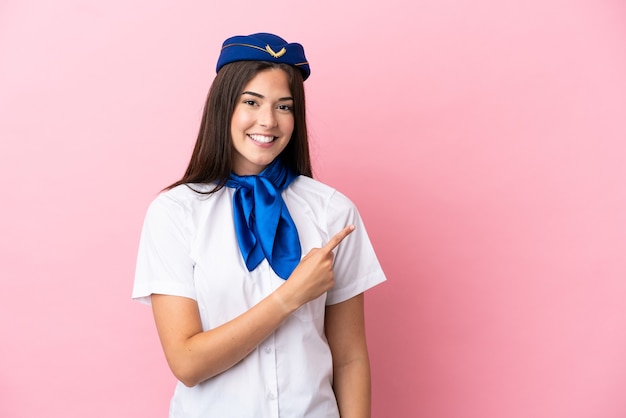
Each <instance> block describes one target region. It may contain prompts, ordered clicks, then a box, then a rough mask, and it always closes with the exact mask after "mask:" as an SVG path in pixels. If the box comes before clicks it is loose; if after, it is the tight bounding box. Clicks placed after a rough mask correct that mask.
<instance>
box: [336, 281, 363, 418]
mask: <svg viewBox="0 0 626 418" xmlns="http://www.w3.org/2000/svg"><path fill="white" fill-rule="evenodd" d="M325 327H326V338H327V339H328V344H329V345H330V350H331V352H332V355H333V371H334V384H333V389H334V391H335V396H336V397H337V403H338V405H339V412H340V414H341V417H342V418H369V417H370V415H371V412H370V410H371V388H370V363H369V356H368V354H367V342H366V340H365V316H364V298H363V293H361V294H359V295H357V296H355V297H353V298H351V299H348V300H346V301H344V302H340V303H337V304H335V305H328V306H327V307H326V319H325Z"/></svg>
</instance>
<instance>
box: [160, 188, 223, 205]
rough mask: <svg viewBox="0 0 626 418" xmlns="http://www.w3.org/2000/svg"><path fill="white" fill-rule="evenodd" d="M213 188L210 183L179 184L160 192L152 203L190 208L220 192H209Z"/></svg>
mask: <svg viewBox="0 0 626 418" xmlns="http://www.w3.org/2000/svg"><path fill="white" fill-rule="evenodd" d="M212 189H213V185H211V184H181V185H180V186H176V187H174V188H172V189H169V190H166V191H164V192H161V193H160V194H159V195H158V196H157V197H156V198H155V199H154V201H153V202H152V205H166V206H172V205H175V206H181V207H184V208H188V209H190V208H192V207H193V206H195V205H198V204H202V203H203V202H207V201H210V200H211V197H212V196H213V195H217V194H220V193H221V192H222V191H223V190H219V191H217V192H216V193H214V194H209V192H210V191H211V190H212Z"/></svg>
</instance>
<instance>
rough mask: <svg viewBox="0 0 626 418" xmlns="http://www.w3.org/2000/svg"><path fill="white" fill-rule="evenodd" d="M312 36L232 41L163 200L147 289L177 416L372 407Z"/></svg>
mask: <svg viewBox="0 0 626 418" xmlns="http://www.w3.org/2000/svg"><path fill="white" fill-rule="evenodd" d="M309 74H310V68H309V64H308V62H307V60H306V58H305V56H304V50H303V48H302V46H301V45H299V44H295V43H287V42H286V41H285V40H284V39H282V38H280V37H278V36H275V35H272V34H267V33H258V34H254V35H250V36H235V37H232V38H229V39H227V40H226V41H225V42H224V44H223V47H222V50H221V53H220V57H219V59H218V63H217V76H216V78H215V80H214V81H213V84H212V86H211V89H210V91H209V95H208V98H207V102H206V106H205V109H204V115H203V120H202V124H201V127H200V132H199V134H198V138H197V142H196V145H195V148H194V151H193V155H192V157H191V161H190V163H189V166H188V168H187V171H186V173H185V175H184V176H183V178H182V179H181V180H179V181H178V182H176V183H174V184H173V185H171V186H170V187H169V188H167V190H166V191H165V192H164V193H162V194H160V195H159V196H158V197H157V198H156V199H155V200H154V202H152V204H151V205H150V208H149V210H148V213H147V215H146V219H145V223H144V228H143V231H142V236H141V243H140V248H139V255H138V260H137V271H136V277H135V285H134V289H133V298H135V299H138V300H140V301H143V302H146V303H151V305H152V309H153V313H154V318H155V322H156V326H157V331H158V333H159V337H160V340H161V343H162V346H163V350H164V352H165V356H166V358H167V361H168V364H169V366H170V368H171V370H172V372H173V373H174V375H175V376H176V378H177V379H178V380H179V383H178V385H177V387H176V390H175V393H174V396H173V398H172V402H171V405H170V417H176V418H183V417H184V418H187V417H220V418H223V417H278V416H281V417H309V416H310V417H338V416H339V414H340V413H341V416H342V417H367V416H369V415H370V368H369V359H368V354H367V346H366V340H365V325H364V315H363V292H364V291H365V290H367V289H369V288H371V287H372V286H374V285H376V284H378V283H380V282H382V281H384V280H385V277H384V274H383V272H382V270H381V268H380V265H379V263H378V261H377V259H376V256H375V254H374V251H373V249H372V246H371V244H370V241H369V239H368V237H367V234H366V232H365V229H364V227H363V224H362V222H361V218H360V217H359V214H358V212H357V210H356V208H355V207H354V205H353V204H352V203H351V202H350V201H349V200H348V199H347V198H346V197H345V196H343V195H342V194H340V193H339V192H337V191H335V190H334V189H332V188H330V187H328V186H326V185H323V184H321V183H319V182H318V181H316V180H313V179H312V178H311V166H310V160H309V149H308V139H307V129H306V120H305V99H304V88H303V81H304V80H305V79H306V78H307V77H308V76H309Z"/></svg>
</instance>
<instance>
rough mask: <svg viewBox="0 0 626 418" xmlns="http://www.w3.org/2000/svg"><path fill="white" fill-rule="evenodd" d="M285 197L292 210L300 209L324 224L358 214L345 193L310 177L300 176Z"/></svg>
mask: <svg viewBox="0 0 626 418" xmlns="http://www.w3.org/2000/svg"><path fill="white" fill-rule="evenodd" d="M284 197H285V201H286V202H287V204H288V206H290V210H291V208H292V206H295V207H298V208H299V209H301V210H304V211H305V212H307V213H309V214H310V216H314V217H315V218H319V220H320V221H322V222H323V223H326V222H329V221H332V220H333V219H336V218H345V217H346V216H350V214H352V213H355V212H356V206H355V205H354V203H352V201H351V200H350V199H349V198H348V197H346V196H345V195H344V194H343V193H341V192H340V191H338V190H337V189H335V188H333V187H331V186H329V185H327V184H324V183H322V182H320V181H318V180H315V179H312V178H310V177H305V176H300V177H298V178H297V179H296V180H294V182H293V183H292V184H291V185H289V187H288V188H287V190H286V193H285V195H284ZM294 209H295V208H294Z"/></svg>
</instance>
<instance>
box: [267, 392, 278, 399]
mask: <svg viewBox="0 0 626 418" xmlns="http://www.w3.org/2000/svg"><path fill="white" fill-rule="evenodd" d="M267 398H268V399H271V400H274V399H276V395H274V392H270V393H268V394H267Z"/></svg>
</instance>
